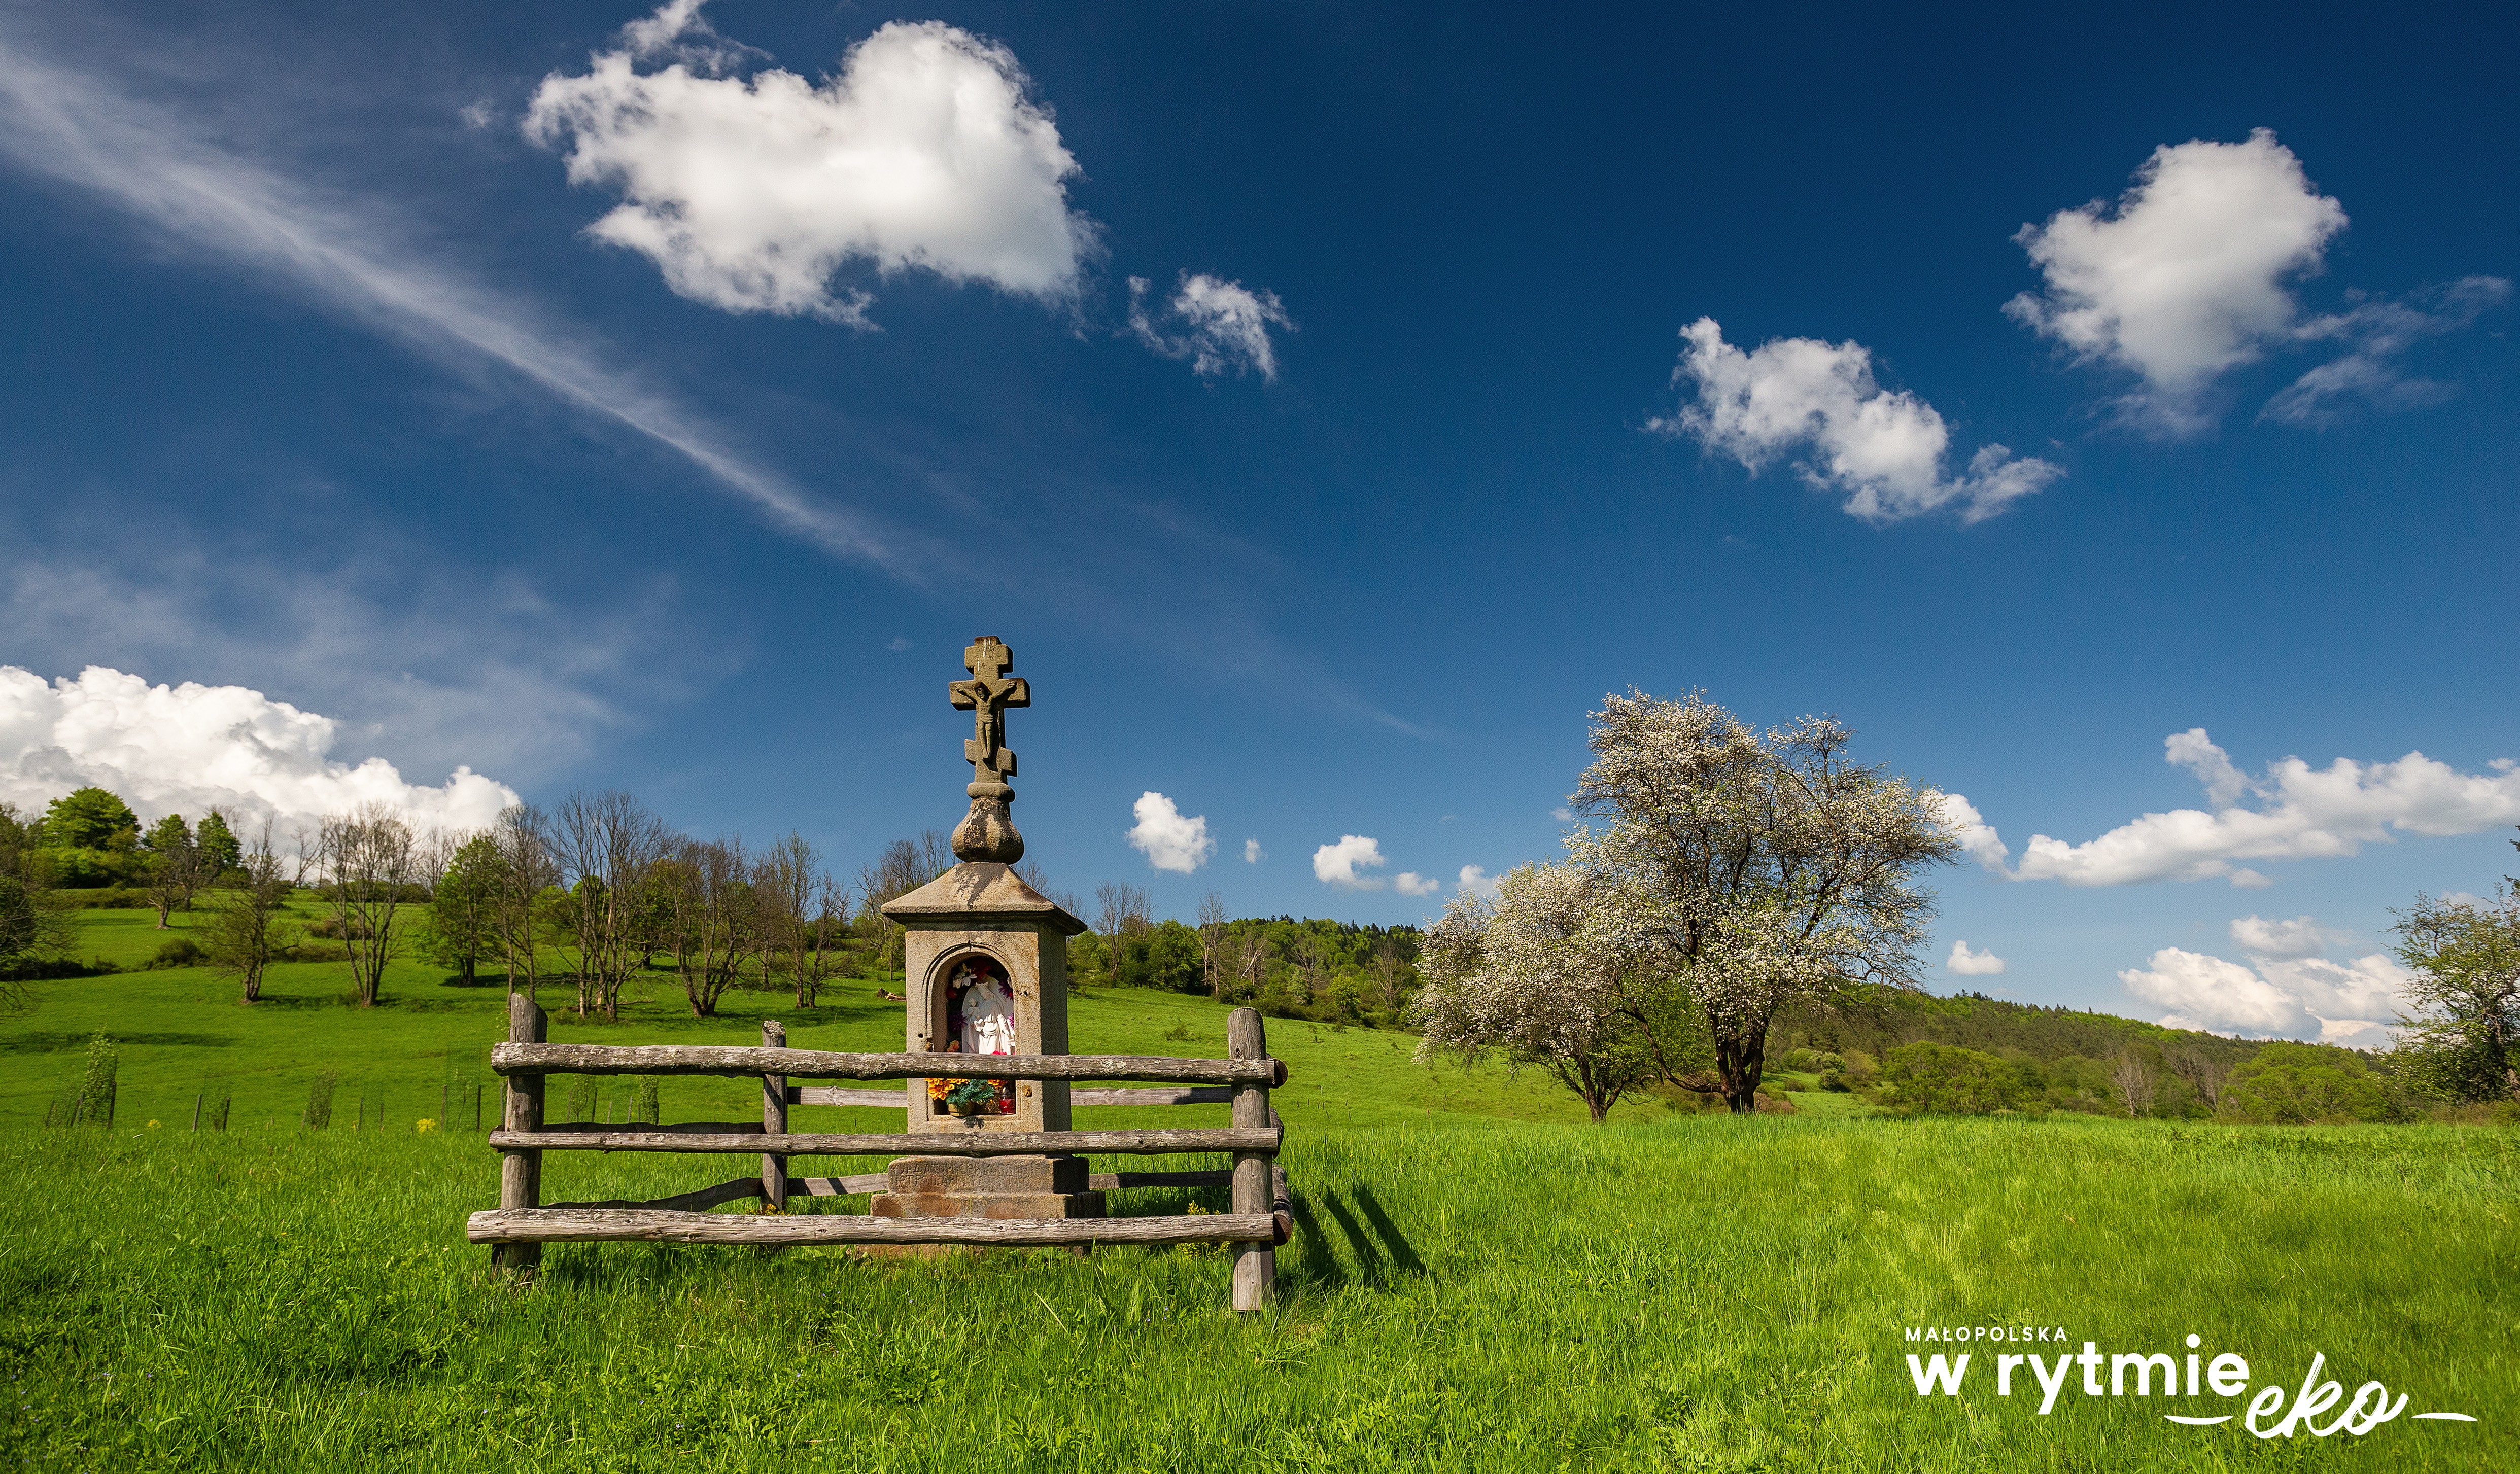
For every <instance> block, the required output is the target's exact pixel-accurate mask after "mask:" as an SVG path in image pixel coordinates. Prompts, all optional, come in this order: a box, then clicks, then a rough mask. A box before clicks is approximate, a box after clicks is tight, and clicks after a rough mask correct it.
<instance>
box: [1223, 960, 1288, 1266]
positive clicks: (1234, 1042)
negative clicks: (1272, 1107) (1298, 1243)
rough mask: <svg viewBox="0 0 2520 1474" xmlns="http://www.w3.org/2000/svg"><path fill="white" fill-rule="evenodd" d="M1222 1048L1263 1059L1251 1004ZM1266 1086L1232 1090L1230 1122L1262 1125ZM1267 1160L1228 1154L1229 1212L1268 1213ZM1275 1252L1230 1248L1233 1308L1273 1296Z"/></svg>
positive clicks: (1261, 1031) (1264, 1032)
mask: <svg viewBox="0 0 2520 1474" xmlns="http://www.w3.org/2000/svg"><path fill="white" fill-rule="evenodd" d="M1225 1047H1226V1049H1225V1051H1226V1053H1227V1054H1228V1055H1229V1056H1230V1057H1232V1058H1235V1059H1266V1058H1268V1057H1269V1034H1268V1028H1267V1026H1266V1025H1265V1024H1263V1023H1262V1022H1261V1019H1260V1010H1259V1009H1257V1008H1237V1009H1235V1010H1234V1012H1233V1015H1232V1016H1231V1017H1229V1018H1227V1019H1226V1021H1225ZM1270 1119H1271V1117H1270V1112H1269V1090H1268V1087H1266V1086H1259V1085H1245V1086H1241V1087H1238V1089H1237V1090H1236V1091H1235V1092H1234V1124H1235V1125H1237V1126H1267V1125H1268V1124H1269V1123H1270ZM1269 1166H1270V1158H1269V1157H1268V1156H1267V1155H1265V1154H1263V1153H1260V1152H1256V1151H1238V1152H1236V1153H1235V1154H1234V1211H1235V1212H1237V1213H1267V1212H1269V1211H1270V1197H1271V1188H1272V1187H1273V1186H1274V1185H1275V1184H1273V1183H1272V1182H1271V1181H1270V1172H1269ZM1277 1281H1278V1250H1277V1248H1276V1246H1275V1245H1272V1244H1263V1243H1249V1242H1241V1243H1237V1244H1236V1245H1235V1246H1234V1308H1235V1309H1236V1310H1238V1311H1256V1310H1259V1309H1261V1308H1262V1307H1263V1306H1266V1305H1267V1304H1268V1303H1269V1302H1270V1301H1271V1300H1273V1299H1275V1298H1276V1297H1277V1292H1278V1290H1277Z"/></svg>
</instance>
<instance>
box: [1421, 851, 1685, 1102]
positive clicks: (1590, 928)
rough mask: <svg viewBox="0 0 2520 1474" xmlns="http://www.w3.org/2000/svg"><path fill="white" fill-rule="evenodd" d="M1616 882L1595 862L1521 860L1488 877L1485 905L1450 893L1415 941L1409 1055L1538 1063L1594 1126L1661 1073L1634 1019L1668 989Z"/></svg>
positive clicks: (1470, 895) (1470, 894) (1631, 900)
mask: <svg viewBox="0 0 2520 1474" xmlns="http://www.w3.org/2000/svg"><path fill="white" fill-rule="evenodd" d="M1623 888H1624V887H1623V884H1622V881H1621V880H1620V878H1619V877H1618V876H1617V875H1615V874H1612V873H1608V872H1605V871H1598V870H1593V869H1587V868H1585V867H1581V866H1575V865H1526V866H1523V867H1522V868H1521V869H1519V870H1516V871H1512V872H1511V873H1509V874H1507V875H1505V876H1503V877H1501V878H1500V879H1499V880H1498V882H1497V892H1496V898H1495V899H1494V900H1493V901H1491V900H1487V899H1485V898H1483V897H1481V896H1480V895H1478V894H1477V893H1476V892H1474V891H1467V890H1465V891H1463V892H1462V893H1461V894H1460V895H1458V896H1456V897H1454V898H1453V902H1452V904H1451V905H1450V906H1448V907H1447V908H1445V911H1444V915H1443V916H1442V917H1441V918H1440V919H1438V920H1437V921H1436V922H1435V924H1434V925H1433V926H1431V927H1429V928H1428V929H1427V931H1426V934H1425V936H1424V937H1423V938H1421V939H1420V941H1419V944H1418V978H1419V988H1418V997H1417V1000H1416V1002H1415V1004H1414V1005H1413V1008H1412V1012H1413V1014H1414V1015H1415V1019H1416V1022H1417V1023H1418V1027H1419V1028H1420V1030H1421V1031H1422V1032H1421V1034H1420V1037H1419V1041H1418V1057H1419V1058H1421V1059H1430V1058H1433V1057H1435V1056H1437V1055H1439V1054H1458V1055H1461V1056H1463V1058H1464V1059H1474V1058H1476V1057H1477V1055H1478V1054H1479V1053H1480V1051H1482V1050H1490V1049H1494V1050H1502V1051H1503V1052H1504V1053H1505V1055H1506V1057H1507V1058H1508V1059H1509V1060H1511V1061H1512V1062H1514V1063H1516V1064H1537V1065H1539V1066H1541V1067H1542V1068H1544V1069H1546V1070H1548V1071H1549V1073H1550V1074H1551V1075H1553V1076H1554V1077H1555V1078H1556V1079H1557V1081H1558V1083H1559V1084H1561V1085H1564V1086H1565V1087H1566V1088H1567V1089H1568V1090H1571V1091H1573V1092H1574V1093H1575V1094H1577V1095H1579V1096H1581V1097H1583V1101H1584V1104H1585V1106H1586V1108H1588V1109H1589V1110H1591V1111H1592V1113H1593V1120H1594V1121H1595V1122H1596V1123H1598V1122H1599V1121H1600V1120H1601V1119H1602V1117H1604V1116H1606V1115H1608V1114H1609V1111H1610V1107H1611V1106H1613V1105H1615V1104H1617V1103H1618V1100H1619V1097H1620V1096H1621V1095H1623V1094H1627V1093H1628V1092H1629V1091H1631V1090H1634V1089H1635V1088H1636V1087H1637V1086H1639V1085H1641V1084H1643V1083H1644V1082H1645V1081H1647V1080H1649V1079H1652V1078H1653V1077H1654V1076H1655V1075H1656V1074H1659V1073H1664V1072H1665V1071H1664V1070H1663V1068H1662V1066H1661V1061H1660V1060H1659V1059H1658V1058H1657V1056H1656V1053H1655V1051H1654V1050H1652V1049H1651V1048H1650V1047H1649V1037H1650V1036H1651V1035H1652V1033H1653V1031H1652V1030H1651V1029H1650V1028H1647V1029H1640V1027H1639V1020H1640V1018H1653V1017H1654V1016H1655V1014H1656V1008H1655V1000H1656V998H1657V997H1658V996H1661V995H1665V994H1667V993H1668V988H1667V985H1666V984H1665V983H1664V982H1663V980H1662V977H1661V976H1660V975H1659V973H1658V970H1657V969H1656V968H1655V967H1654V966H1653V965H1652V963H1651V960H1650V959H1649V958H1648V957H1647V956H1646V952H1647V950H1648V949H1649V947H1650V943H1649V942H1647V941H1646V939H1645V938H1643V936H1642V934H1641V933H1640V932H1639V931H1638V929H1637V928H1634V927H1632V926H1630V925H1628V924H1627V922H1626V918H1627V917H1628V916H1632V915H1634V914H1636V912H1637V911H1638V909H1639V907H1638V898H1636V897H1633V896H1623V895H1622V894H1621V892H1622V890H1623Z"/></svg>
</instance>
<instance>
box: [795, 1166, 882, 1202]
mask: <svg viewBox="0 0 2520 1474" xmlns="http://www.w3.org/2000/svg"><path fill="white" fill-rule="evenodd" d="M890 1185H892V1180H891V1179H890V1178H888V1177H886V1176H884V1175H883V1174H882V1173H880V1172H870V1173H865V1174H863V1175H861V1176H858V1177H853V1178H789V1179H788V1180H787V1195H788V1196H789V1197H855V1196H856V1195H857V1194H859V1193H861V1192H881V1191H883V1190H884V1189H885V1188H886V1187H888V1186H890Z"/></svg>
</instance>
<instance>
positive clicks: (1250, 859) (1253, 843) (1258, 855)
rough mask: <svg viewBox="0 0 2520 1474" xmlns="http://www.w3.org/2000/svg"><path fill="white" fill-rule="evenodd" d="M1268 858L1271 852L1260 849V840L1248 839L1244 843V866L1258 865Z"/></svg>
mask: <svg viewBox="0 0 2520 1474" xmlns="http://www.w3.org/2000/svg"><path fill="white" fill-rule="evenodd" d="M1268 858H1269V852H1268V851H1267V850H1264V849H1262V848H1260V841H1259V840H1257V839H1246V840H1244V841H1242V863H1243V864H1244V865H1258V864H1259V863H1260V862H1261V861H1263V860H1266V859H1268Z"/></svg>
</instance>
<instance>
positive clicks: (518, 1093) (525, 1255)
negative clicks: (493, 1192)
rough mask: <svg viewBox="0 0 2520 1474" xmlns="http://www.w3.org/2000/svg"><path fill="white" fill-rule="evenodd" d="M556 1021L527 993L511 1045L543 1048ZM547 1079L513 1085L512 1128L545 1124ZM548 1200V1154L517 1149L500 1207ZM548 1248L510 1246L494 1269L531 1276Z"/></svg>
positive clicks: (502, 1172)
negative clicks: (529, 1272)
mask: <svg viewBox="0 0 2520 1474" xmlns="http://www.w3.org/2000/svg"><path fill="white" fill-rule="evenodd" d="M549 1023H550V1020H549V1019H548V1018H547V1017H546V1016H545V1015H544V1013H543V1010H542V1005H539V1004H537V1003H535V1002H534V1000H533V996H532V995H531V994H527V993H517V994H512V995H510V996H509V999H508V1042H509V1043H510V1044H541V1043H542V1042H543V1031H544V1030H545V1029H546V1028H547V1027H548V1026H549ZM543 1078H544V1077H543V1076H541V1075H517V1076H515V1077H513V1078H511V1079H510V1080H509V1081H508V1111H507V1128H508V1130H510V1131H535V1130H539V1129H540V1128H541V1126H542V1124H543ZM542 1200H543V1154H542V1153H541V1152H540V1151H516V1150H511V1151H508V1152H506V1153H505V1154H503V1155H502V1156H501V1157H500V1158H499V1206H500V1207H501V1208H539V1207H541V1206H542ZM542 1258H543V1246H542V1245H541V1244H533V1243H504V1244H501V1245H499V1246H498V1247H497V1248H496V1249H494V1250H492V1251H491V1260H490V1262H491V1264H492V1265H494V1266H495V1267H497V1268H499V1269H502V1270H517V1271H525V1270H531V1269H532V1268H533V1267H534V1266H536V1265H538V1264H540V1263H542Z"/></svg>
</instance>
